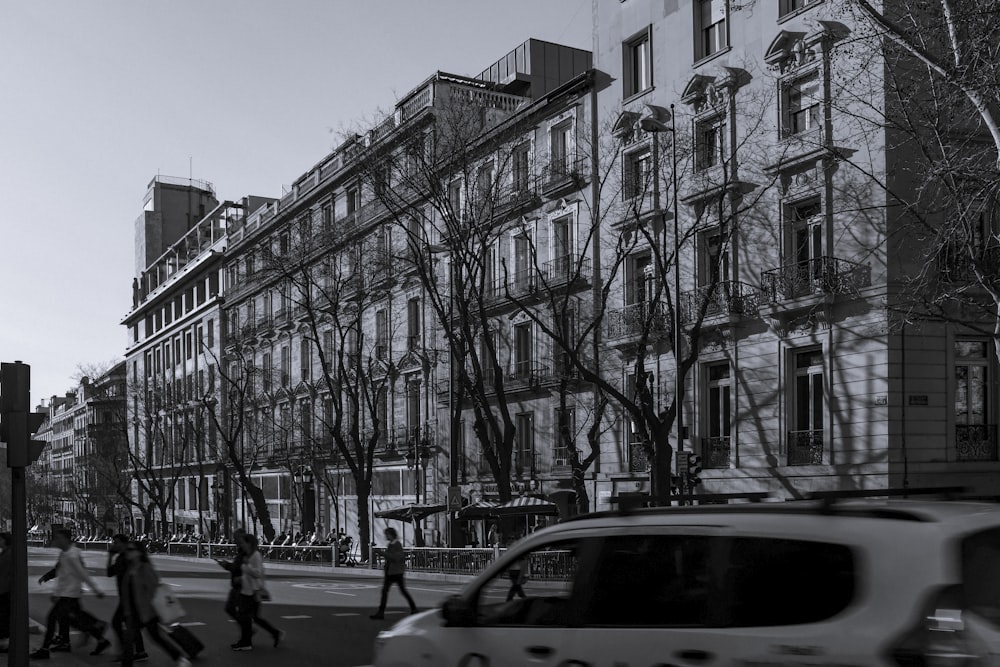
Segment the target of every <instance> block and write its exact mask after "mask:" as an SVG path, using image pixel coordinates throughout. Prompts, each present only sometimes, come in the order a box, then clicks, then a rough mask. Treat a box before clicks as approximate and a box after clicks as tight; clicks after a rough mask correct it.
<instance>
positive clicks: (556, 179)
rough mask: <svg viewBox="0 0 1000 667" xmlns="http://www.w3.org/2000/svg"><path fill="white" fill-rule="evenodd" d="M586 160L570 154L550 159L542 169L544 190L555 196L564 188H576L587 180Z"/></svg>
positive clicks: (550, 195)
mask: <svg viewBox="0 0 1000 667" xmlns="http://www.w3.org/2000/svg"><path fill="white" fill-rule="evenodd" d="M583 167H584V161H583V160H582V159H578V158H571V157H569V156H568V155H561V156H556V157H554V158H552V159H550V160H549V163H548V164H547V165H545V169H543V170H542V192H543V193H544V194H545V195H547V196H549V197H553V196H555V195H558V194H560V193H561V192H563V191H564V190H570V189H576V188H579V187H580V186H582V185H583V184H584V182H585V180H586V179H585V176H584V169H583Z"/></svg>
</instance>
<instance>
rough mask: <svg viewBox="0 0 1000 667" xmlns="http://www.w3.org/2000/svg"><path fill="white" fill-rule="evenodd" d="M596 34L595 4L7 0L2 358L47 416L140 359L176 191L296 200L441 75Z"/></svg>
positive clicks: (1, 32) (576, 0)
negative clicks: (138, 345)
mask: <svg viewBox="0 0 1000 667" xmlns="http://www.w3.org/2000/svg"><path fill="white" fill-rule="evenodd" d="M591 21H592V17H591V0H502V1H497V0H408V1H407V0H170V1H168V0H159V1H158V2H153V1H152V0H4V2H3V3H2V4H0V84H2V88H0V90H2V91H3V92H2V94H0V95H2V96H0V202H2V205H0V206H2V208H0V360H2V361H14V360H20V361H23V362H25V363H27V364H30V365H31V378H32V392H31V398H32V401H33V402H34V403H35V404H37V403H38V402H39V401H40V399H45V398H48V397H50V396H52V395H56V394H59V395H61V394H64V393H65V392H66V390H68V389H71V388H73V387H74V385H75V384H76V378H78V376H79V374H80V369H81V368H92V367H95V366H102V365H104V366H106V365H107V364H108V363H109V362H111V361H112V360H115V359H120V358H122V357H123V356H124V353H125V347H126V342H127V341H126V330H125V327H123V326H121V320H122V318H123V317H124V316H125V314H126V313H127V312H128V310H129V308H130V307H131V298H132V297H131V284H132V278H133V275H134V264H135V259H134V225H135V220H136V218H137V217H138V216H139V214H140V212H141V209H142V199H143V196H144V195H145V193H146V188H147V186H148V184H149V181H150V180H151V179H152V178H153V177H154V176H156V175H157V174H162V175H165V176H180V177H185V178H186V177H188V176H193V177H194V178H196V179H203V180H206V181H209V182H211V183H213V184H214V186H215V191H216V196H217V197H218V198H219V199H220V200H223V199H238V198H240V197H242V196H245V195H248V194H253V195H261V196H272V197H279V196H281V194H282V186H283V185H289V184H291V183H292V182H293V181H294V180H295V179H296V178H297V177H298V176H300V175H301V174H303V173H304V172H306V171H307V170H308V169H309V168H310V167H311V166H313V165H314V164H316V163H317V162H318V161H319V160H321V159H322V158H323V157H324V156H325V155H326V154H327V153H329V152H330V150H331V149H332V148H333V147H334V146H335V145H336V144H337V143H339V142H338V138H339V137H340V136H341V135H342V133H343V132H345V131H346V130H347V129H349V128H352V127H357V126H358V125H359V124H361V125H362V126H364V122H365V120H366V119H370V118H373V117H374V116H375V114H376V113H377V112H378V111H379V110H380V109H382V110H384V109H391V108H392V105H393V103H394V102H395V101H396V99H398V98H399V97H400V96H402V95H404V94H405V93H406V92H408V91H409V90H410V89H412V88H414V87H416V86H417V85H418V84H419V83H420V82H421V81H423V80H424V79H425V78H427V77H428V76H430V75H431V74H432V73H433V72H435V71H437V70H443V71H446V72H452V73H456V74H467V75H476V74H478V73H479V72H480V71H482V70H483V69H485V68H486V67H488V66H489V65H490V64H492V63H493V62H494V61H496V60H498V59H499V58H500V57H502V56H503V55H505V54H506V53H507V52H508V51H510V50H512V49H513V48H514V47H516V46H517V45H518V44H520V43H521V42H523V41H525V40H526V39H528V38H530V37H535V38H538V39H544V40H548V41H552V42H559V43H562V44H567V45H569V46H575V47H578V48H584V49H590V44H591Z"/></svg>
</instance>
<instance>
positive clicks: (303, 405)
mask: <svg viewBox="0 0 1000 667" xmlns="http://www.w3.org/2000/svg"><path fill="white" fill-rule="evenodd" d="M299 433H300V434H301V437H302V444H305V443H307V442H308V441H309V440H310V439H311V438H312V433H313V420H312V407H311V406H310V405H309V401H308V400H304V401H300V402H299Z"/></svg>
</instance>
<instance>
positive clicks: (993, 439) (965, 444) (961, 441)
mask: <svg viewBox="0 0 1000 667" xmlns="http://www.w3.org/2000/svg"><path fill="white" fill-rule="evenodd" d="M955 453H956V455H957V456H956V458H957V459H958V460H959V461H996V460H997V425H996V424H956V425H955Z"/></svg>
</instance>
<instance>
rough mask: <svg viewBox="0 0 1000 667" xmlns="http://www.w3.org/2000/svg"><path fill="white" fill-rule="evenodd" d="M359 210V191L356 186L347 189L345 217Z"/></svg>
mask: <svg viewBox="0 0 1000 667" xmlns="http://www.w3.org/2000/svg"><path fill="white" fill-rule="evenodd" d="M359 208H361V190H359V189H358V187H357V186H352V187H349V188H347V215H354V214H355V213H357V212H358V209H359Z"/></svg>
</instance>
